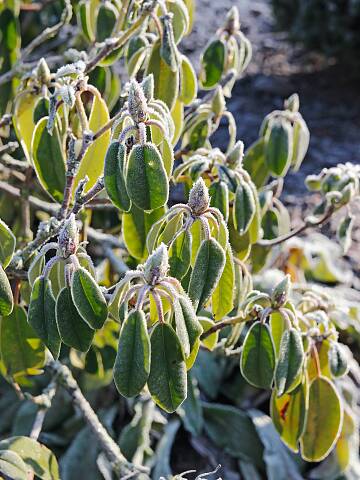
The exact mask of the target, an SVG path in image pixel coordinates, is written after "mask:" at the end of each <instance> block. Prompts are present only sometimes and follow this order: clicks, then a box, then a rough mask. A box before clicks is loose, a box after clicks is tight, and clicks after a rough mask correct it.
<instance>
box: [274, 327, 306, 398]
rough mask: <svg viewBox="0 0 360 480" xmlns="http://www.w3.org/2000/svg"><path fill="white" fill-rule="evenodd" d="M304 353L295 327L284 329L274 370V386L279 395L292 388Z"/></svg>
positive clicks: (302, 361) (302, 362) (301, 364)
mask: <svg viewBox="0 0 360 480" xmlns="http://www.w3.org/2000/svg"><path fill="white" fill-rule="evenodd" d="M304 359H305V354H304V348H303V343H302V339H301V335H300V333H299V331H298V330H296V329H295V328H290V329H289V330H285V332H284V333H283V335H282V338H281V343H280V351H279V359H278V362H277V365H276V370H275V386H276V388H277V391H278V396H279V397H280V396H281V395H283V394H284V393H287V392H289V391H291V389H292V388H294V383H296V380H297V378H298V375H299V373H300V370H301V368H302V366H303V364H304Z"/></svg>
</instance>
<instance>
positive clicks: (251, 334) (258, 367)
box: [240, 322, 275, 388]
mask: <svg viewBox="0 0 360 480" xmlns="http://www.w3.org/2000/svg"><path fill="white" fill-rule="evenodd" d="M240 369H241V373H242V375H243V377H244V378H245V379H246V380H247V381H248V382H249V383H250V384H251V385H254V386H255V387H259V388H271V385H272V382H273V377H274V370H275V349H274V343H273V340H272V338H271V334H270V330H269V327H268V326H267V325H266V324H263V323H260V322H255V323H254V324H253V325H252V326H251V327H250V329H249V331H248V333H247V335H246V337H245V340H244V344H243V350H242V352H241V358H240Z"/></svg>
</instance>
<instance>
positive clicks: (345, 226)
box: [336, 213, 355, 255]
mask: <svg viewBox="0 0 360 480" xmlns="http://www.w3.org/2000/svg"><path fill="white" fill-rule="evenodd" d="M354 222H355V216H354V215H351V213H347V214H346V216H345V217H344V218H343V219H341V221H340V223H339V226H338V228H337V231H336V236H337V239H338V241H339V243H340V245H341V246H342V249H343V253H344V255H346V253H347V252H348V250H349V248H350V247H351V243H352V239H351V234H352V229H353V226H354Z"/></svg>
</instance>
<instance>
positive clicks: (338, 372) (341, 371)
mask: <svg viewBox="0 0 360 480" xmlns="http://www.w3.org/2000/svg"><path fill="white" fill-rule="evenodd" d="M328 355H329V366H330V371H331V374H332V375H333V376H334V377H342V376H343V375H345V374H346V373H347V372H348V370H349V366H348V361H347V357H346V353H345V351H344V347H343V346H342V345H339V344H338V343H337V342H332V343H331V344H330V348H329V352H328Z"/></svg>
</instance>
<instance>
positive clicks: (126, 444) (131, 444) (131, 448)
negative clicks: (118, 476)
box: [119, 399, 156, 465]
mask: <svg viewBox="0 0 360 480" xmlns="http://www.w3.org/2000/svg"><path fill="white" fill-rule="evenodd" d="M134 410H135V415H134V417H133V418H132V420H131V422H130V423H128V424H127V425H126V426H125V427H124V428H123V429H122V430H121V434H120V438H119V447H120V450H121V452H122V453H123V454H124V455H125V457H126V458H127V460H129V461H130V462H133V463H135V464H139V465H140V464H143V460H144V456H145V455H146V454H147V452H148V451H149V448H150V443H151V438H150V432H151V426H152V423H153V421H154V416H155V413H156V410H155V404H154V402H153V401H152V400H151V399H148V400H145V401H144V402H137V403H136V404H135V405H134Z"/></svg>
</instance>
